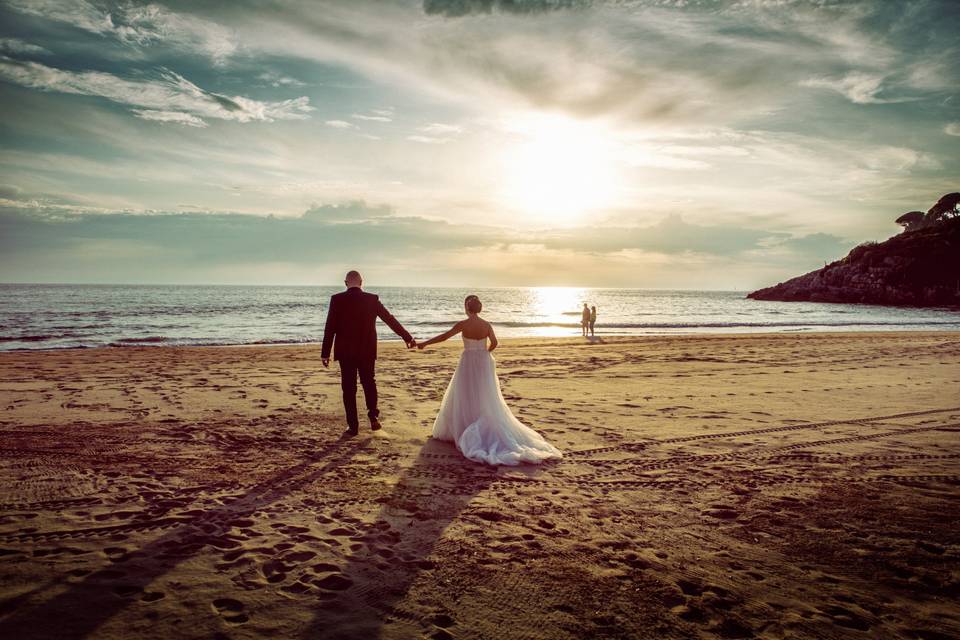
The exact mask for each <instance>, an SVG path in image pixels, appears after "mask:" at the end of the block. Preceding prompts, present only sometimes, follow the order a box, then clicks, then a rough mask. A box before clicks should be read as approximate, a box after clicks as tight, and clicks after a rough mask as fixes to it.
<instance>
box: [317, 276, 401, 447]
mask: <svg viewBox="0 0 960 640" xmlns="http://www.w3.org/2000/svg"><path fill="white" fill-rule="evenodd" d="M343 283H344V284H345V285H347V290H346V291H344V292H342V293H338V294H336V295H334V296H332V297H331V298H330V307H329V308H328V309H327V324H326V326H325V327H324V330H323V349H322V350H321V352H320V358H321V360H322V361H323V366H324V367H329V366H330V347H331V345H332V346H333V359H334V360H336V361H338V362H339V363H340V387H341V388H342V389H343V408H344V411H345V412H346V414H347V434H349V435H351V436H355V435H357V433H358V431H359V427H360V421H359V420H358V418H357V374H360V384H361V385H363V397H364V400H366V401H367V417H368V418H370V429H371V430H373V431H378V430H379V429H380V428H381V425H380V420H378V416H379V415H380V411H379V410H378V409H377V381H376V378H375V377H374V376H375V374H374V365H375V363H376V360H377V326H376V325H377V318H380V319H381V320H383V321H384V322H386V323H387V326H388V327H390V328H391V329H393V331H394V333H396V334H397V335H398V336H400V337H401V338H403V341H404V342H406V343H407V348H408V349H412V348H413V347H415V346H417V341H416V340H414V339H413V337H412V336H411V335H410V334H409V333H407V330H406V329H404V328H403V327H402V326H401V325H400V323H399V322H397V320H396V318H394V317H393V316H392V315H390V312H389V311H387V309H386V308H385V307H384V306H383V304H381V302H380V299H379V298H378V297H377V296H375V295H374V294H372V293H365V292H364V291H363V290H362V289H361V287H362V286H363V278H361V277H360V274H359V273H357V272H356V271H351V272H349V273H348V274H347V276H346V278H344V280H343ZM334 338H336V342H334Z"/></svg>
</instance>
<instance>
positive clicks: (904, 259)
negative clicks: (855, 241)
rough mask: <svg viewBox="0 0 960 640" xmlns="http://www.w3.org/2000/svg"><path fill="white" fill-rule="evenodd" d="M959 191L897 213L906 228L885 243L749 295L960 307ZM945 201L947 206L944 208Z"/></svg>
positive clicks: (855, 251) (864, 246) (859, 249)
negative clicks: (926, 207)
mask: <svg viewBox="0 0 960 640" xmlns="http://www.w3.org/2000/svg"><path fill="white" fill-rule="evenodd" d="M958 195H960V194H947V195H946V196H944V197H943V198H941V199H940V200H939V201H938V202H937V204H936V205H934V206H933V207H931V209H930V211H928V212H927V214H926V215H924V214H920V215H919V216H918V215H916V212H911V213H910V214H905V215H904V216H901V218H900V219H898V222H900V224H903V225H904V226H905V227H906V228H905V230H904V231H903V233H901V234H899V235H896V236H894V237H892V238H890V239H889V240H886V241H885V242H880V243H876V242H867V243H864V244H862V245H860V246H859V247H856V248H855V249H853V250H852V251H851V252H850V253H849V254H848V255H847V256H846V257H845V258H843V259H841V260H837V261H836V262H833V263H831V264H828V265H826V266H825V267H823V268H822V269H817V270H816V271H811V272H810V273H807V274H805V275H802V276H799V277H796V278H793V279H792V280H787V281H786V282H781V283H780V284H778V285H776V286H773V287H768V288H766V289H760V290H759V291H754V292H753V293H750V294H748V295H747V297H748V298H753V299H755V300H781V301H785V302H796V301H804V302H859V303H866V304H883V305H896V306H922V307H939V306H950V307H954V306H956V307H960V213H958V211H957V206H958V201H960V198H957V197H956V196H958ZM947 204H949V205H951V206H950V208H945V205H947ZM904 217H906V218H907V219H904ZM901 220H902V221H901Z"/></svg>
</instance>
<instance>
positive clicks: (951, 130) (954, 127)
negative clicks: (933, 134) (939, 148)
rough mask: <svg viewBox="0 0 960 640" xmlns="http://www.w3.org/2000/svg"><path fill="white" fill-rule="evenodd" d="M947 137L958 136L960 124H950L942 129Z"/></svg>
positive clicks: (959, 134)
mask: <svg viewBox="0 0 960 640" xmlns="http://www.w3.org/2000/svg"><path fill="white" fill-rule="evenodd" d="M943 132H944V133H946V134H947V135H948V136H960V122H950V123H948V124H947V126H945V127H944V128H943Z"/></svg>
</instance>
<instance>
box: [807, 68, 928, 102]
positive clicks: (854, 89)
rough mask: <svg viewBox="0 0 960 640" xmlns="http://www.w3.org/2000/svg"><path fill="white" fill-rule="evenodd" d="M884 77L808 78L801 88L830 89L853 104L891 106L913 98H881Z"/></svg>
mask: <svg viewBox="0 0 960 640" xmlns="http://www.w3.org/2000/svg"><path fill="white" fill-rule="evenodd" d="M883 83H884V76H882V75H876V74H869V73H849V74H847V75H846V76H844V77H842V78H810V79H808V80H804V81H803V82H801V83H800V84H801V86H804V87H812V88H822V89H830V90H832V91H836V92H837V93H839V94H841V95H843V96H845V97H846V98H847V99H848V100H850V102H853V103H854V104H891V103H894V102H907V101H910V100H914V99H915V98H907V97H901V98H881V97H880V95H879V94H880V93H881V92H882V91H883V90H884V86H883Z"/></svg>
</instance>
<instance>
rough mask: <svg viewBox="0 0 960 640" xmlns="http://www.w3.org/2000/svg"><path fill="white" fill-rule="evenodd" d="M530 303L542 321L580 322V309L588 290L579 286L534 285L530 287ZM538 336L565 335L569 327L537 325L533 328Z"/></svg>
mask: <svg viewBox="0 0 960 640" xmlns="http://www.w3.org/2000/svg"><path fill="white" fill-rule="evenodd" d="M530 294H531V297H532V300H531V302H532V304H531V305H530V306H531V307H532V308H533V309H535V310H536V314H537V316H538V317H539V319H540V321H541V322H543V323H553V324H570V323H574V322H575V323H579V322H580V309H581V307H582V306H583V303H584V302H587V297H588V291H587V290H586V289H583V288H579V287H535V288H532V289H530ZM533 331H534V333H535V335H538V336H546V337H552V336H567V335H570V333H571V330H570V328H569V327H562V326H539V327H535V328H534V330H533Z"/></svg>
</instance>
